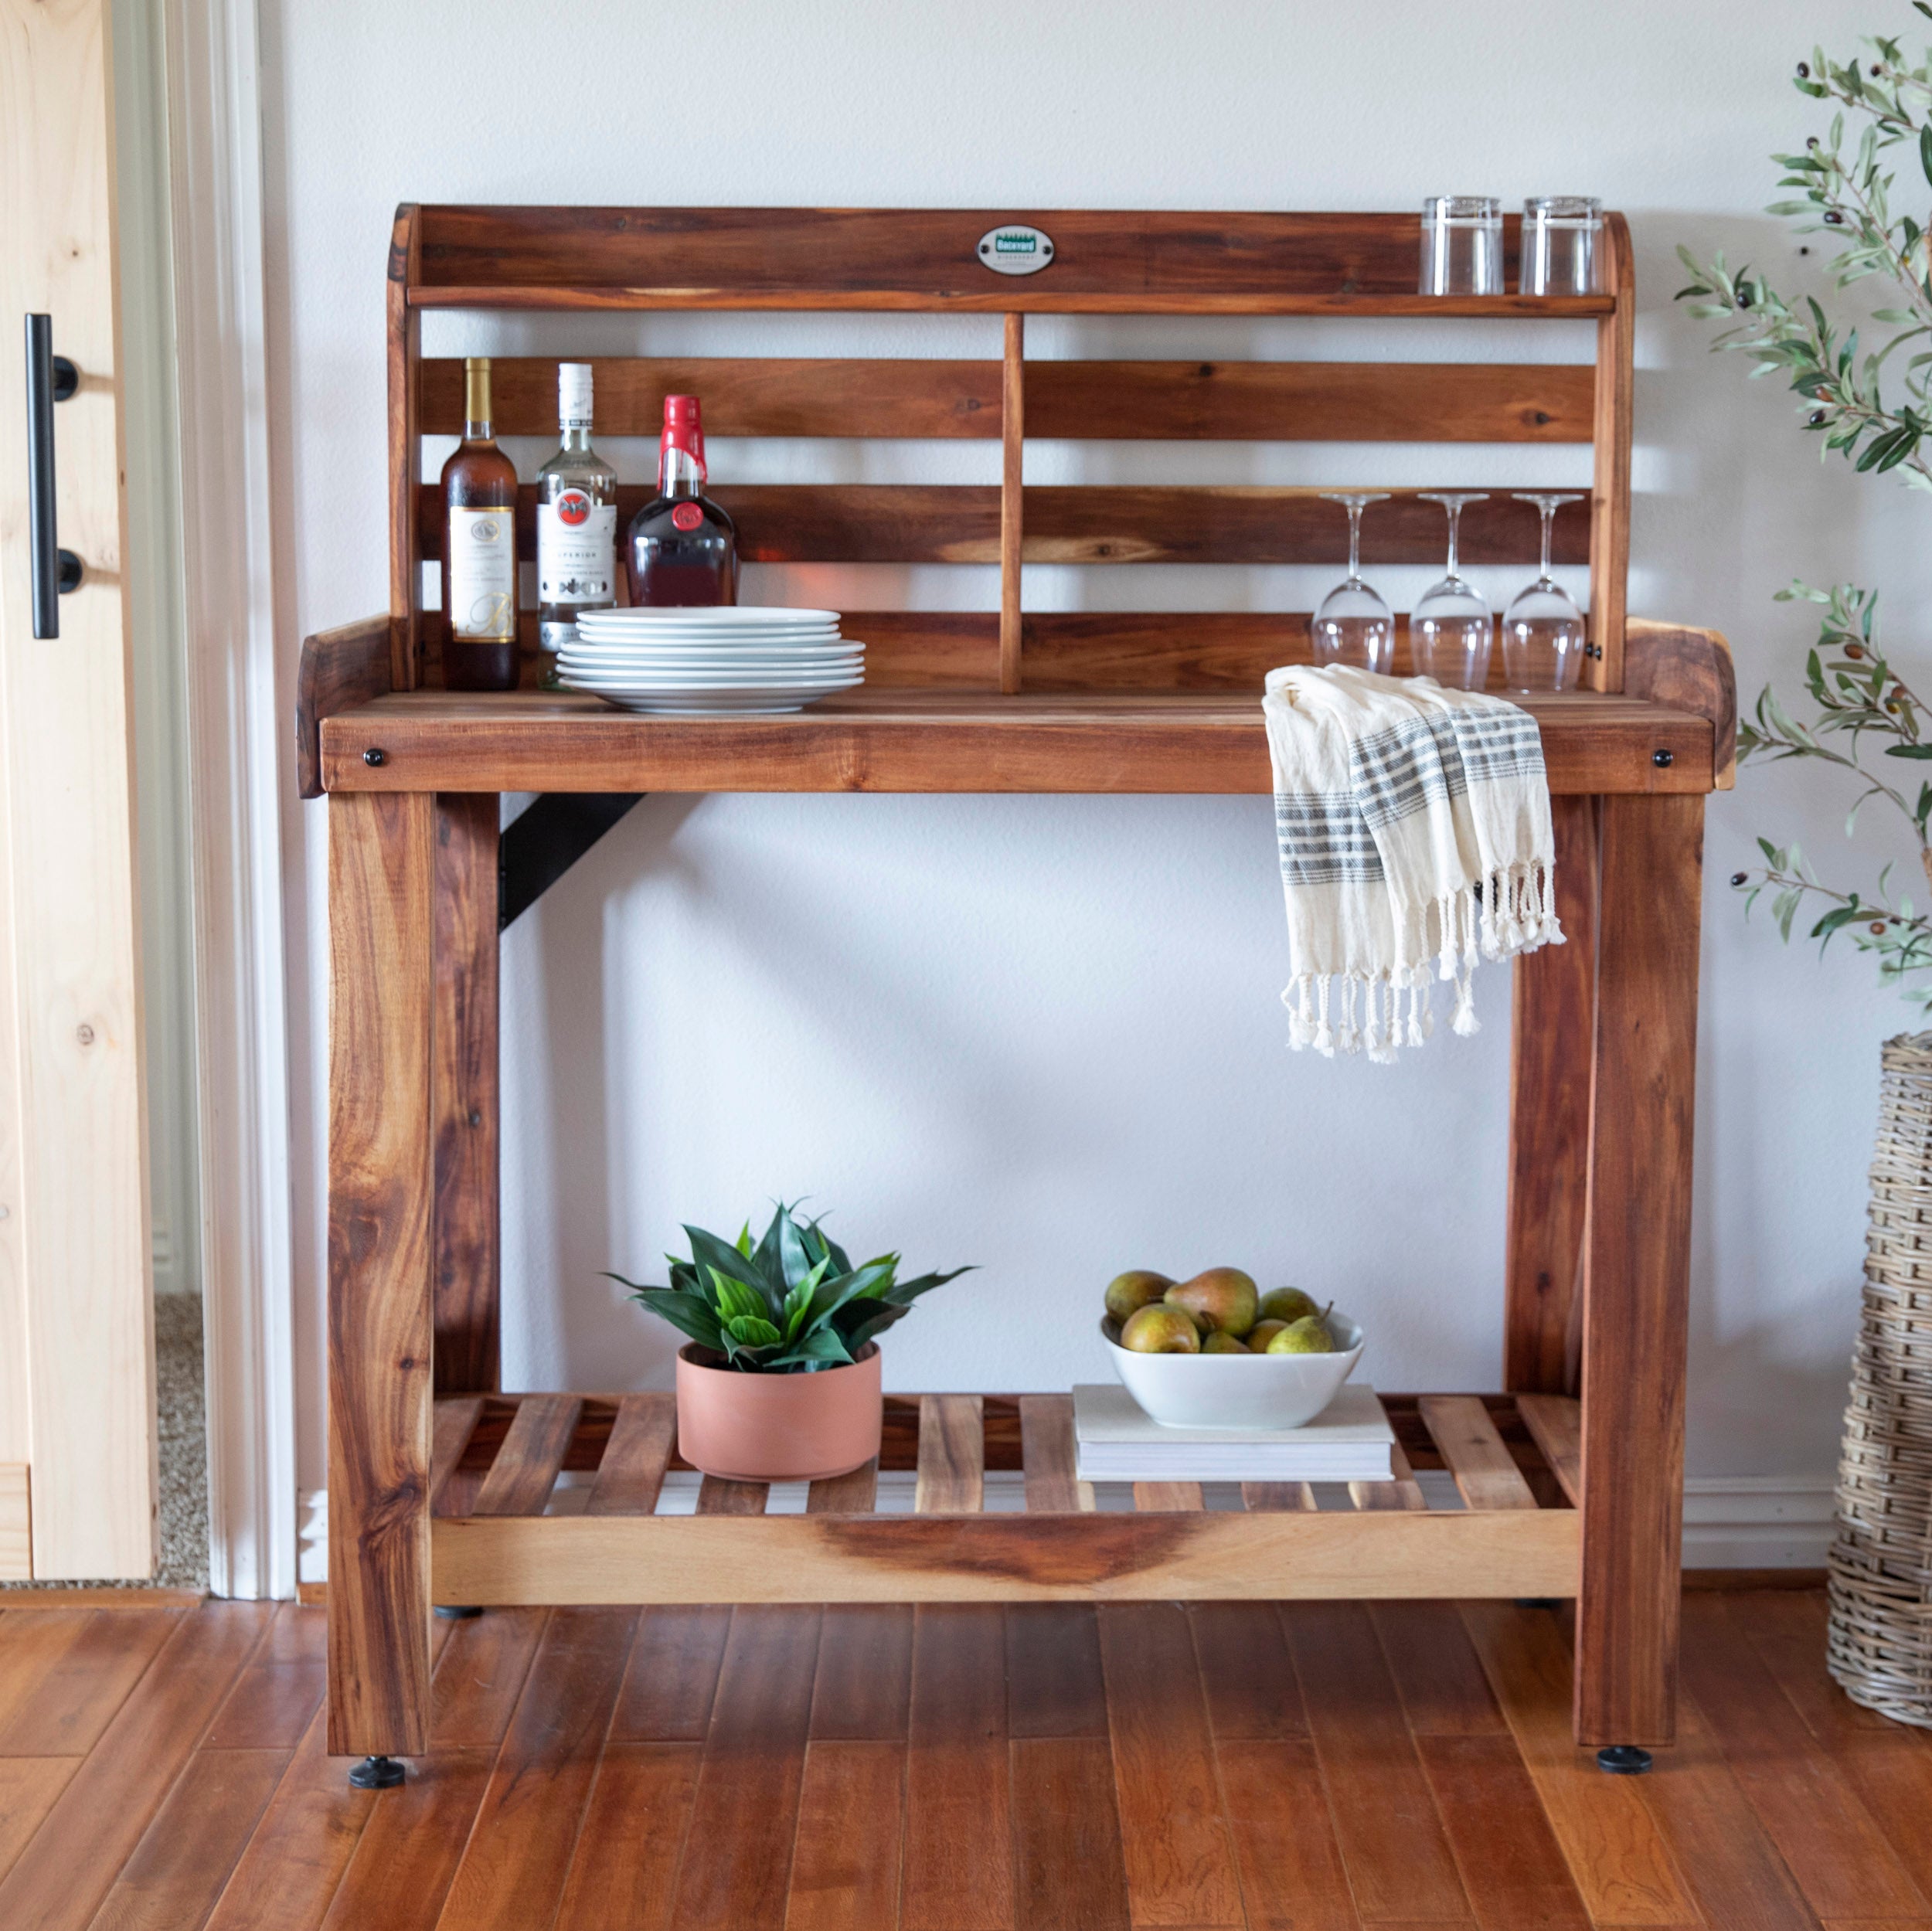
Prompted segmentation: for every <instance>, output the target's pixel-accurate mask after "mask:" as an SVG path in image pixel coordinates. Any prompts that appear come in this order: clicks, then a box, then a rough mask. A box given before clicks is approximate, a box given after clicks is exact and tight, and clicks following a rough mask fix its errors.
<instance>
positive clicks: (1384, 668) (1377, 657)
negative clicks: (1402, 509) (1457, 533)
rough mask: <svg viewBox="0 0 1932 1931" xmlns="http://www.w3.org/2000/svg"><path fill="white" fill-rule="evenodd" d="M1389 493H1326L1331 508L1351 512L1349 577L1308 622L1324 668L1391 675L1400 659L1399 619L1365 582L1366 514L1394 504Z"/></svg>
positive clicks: (1317, 653) (1336, 588) (1316, 655)
mask: <svg viewBox="0 0 1932 1931" xmlns="http://www.w3.org/2000/svg"><path fill="white" fill-rule="evenodd" d="M1388 496H1389V492H1388V491H1386V490H1379V491H1378V490H1324V491H1322V493H1321V500H1322V501H1323V502H1325V503H1339V504H1340V505H1342V508H1344V509H1345V510H1346V511H1347V512H1349V575H1348V580H1347V581H1346V582H1345V583H1338V584H1337V585H1336V586H1335V588H1334V589H1333V590H1331V591H1329V593H1328V595H1327V596H1326V597H1323V598H1322V600H1321V607H1320V608H1319V609H1318V610H1316V612H1315V614H1314V616H1313V617H1311V618H1310V619H1309V620H1308V633H1309V639H1310V641H1311V643H1312V644H1313V645H1314V647H1315V661H1316V663H1318V664H1348V665H1353V666H1354V667H1355V669H1357V670H1359V671H1379V672H1381V673H1382V674H1383V675H1387V672H1388V670H1389V666H1390V665H1392V664H1393V663H1394V661H1395V657H1396V614H1395V612H1394V611H1393V610H1390V609H1389V607H1388V605H1387V604H1386V603H1384V602H1383V600H1382V598H1381V597H1379V595H1377V593H1376V592H1375V591H1374V590H1371V589H1370V588H1369V586H1368V585H1367V584H1366V583H1363V582H1362V512H1363V511H1364V510H1365V509H1366V508H1368V506H1369V505H1370V504H1371V503H1382V502H1386V501H1388Z"/></svg>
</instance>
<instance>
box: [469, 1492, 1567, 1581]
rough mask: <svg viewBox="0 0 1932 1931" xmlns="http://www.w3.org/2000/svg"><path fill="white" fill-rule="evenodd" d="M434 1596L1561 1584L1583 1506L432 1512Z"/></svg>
mask: <svg viewBox="0 0 1932 1931" xmlns="http://www.w3.org/2000/svg"><path fill="white" fill-rule="evenodd" d="M1579 1542H1580V1512H1579V1511H1577V1510H1575V1509H1567V1508H1539V1509H1525V1510H1522V1511H1500V1512H1498V1511H1477V1510H1470V1511H1462V1510H1454V1511H1428V1510H1410V1509H1392V1510H1388V1511H1368V1512H1358V1511H1354V1510H1341V1511H1338V1510H1328V1509H1318V1510H1315V1511H1308V1512H1297V1513H1295V1514H1293V1515H1246V1514H1242V1513H1238V1512H1234V1511H1218V1510H1203V1511H1200V1512H1199V1513H1194V1512H1181V1511H1177V1512H1168V1513H1162V1514H1158V1515H1148V1514H1140V1513H1118V1514H1116V1513H1113V1512H1110V1511H1104V1510H1100V1511H1095V1512H1094V1513H1093V1514H1091V1515H946V1516H933V1515H855V1516H827V1515H769V1516H767V1517H766V1518H764V1520H763V1521H761V1522H760V1523H759V1524H758V1525H757V1527H756V1528H755V1529H750V1528H747V1525H745V1524H744V1523H743V1522H741V1521H730V1520H721V1519H719V1518H716V1517H715V1516H706V1515H698V1516H695V1517H693V1516H687V1517H683V1518H677V1517H668V1516H662V1515H576V1516H563V1515H558V1516H481V1515H478V1516H462V1517H454V1518H451V1517H439V1518H437V1521H436V1522H435V1524H434V1544H435V1552H436V1561H435V1576H436V1590H437V1600H438V1601H440V1602H454V1603H484V1604H490V1603H513V1602H525V1603H536V1602H553V1603H609V1602H645V1601H652V1602H661V1603H662V1602H675V1603H719V1602H805V1603H822V1602H828V1601H833V1602H848V1603H852V1602H872V1603H909V1602H1001V1601H1009V1600H1019V1601H1033V1602H1053V1601H1083V1600H1102V1601H1106V1600H1122V1601H1131V1600H1135V1599H1153V1600H1199V1599H1201V1598H1203V1597H1216V1596H1226V1597H1256V1596H1259V1597H1262V1598H1264V1599H1267V1598H1274V1597H1283V1598H1295V1597H1300V1598H1318V1597H1321V1596H1335V1595H1344V1596H1359V1597H1362V1598H1365V1599H1366V1598H1372V1597H1376V1596H1416V1595H1425V1596H1570V1595H1574V1594H1575V1593H1576V1590H1577V1549H1578V1545H1579Z"/></svg>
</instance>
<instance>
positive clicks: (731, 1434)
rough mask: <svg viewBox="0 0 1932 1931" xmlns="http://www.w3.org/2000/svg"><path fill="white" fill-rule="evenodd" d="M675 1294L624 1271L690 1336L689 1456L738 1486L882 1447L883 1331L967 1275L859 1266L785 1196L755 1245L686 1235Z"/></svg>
mask: <svg viewBox="0 0 1932 1931" xmlns="http://www.w3.org/2000/svg"><path fill="white" fill-rule="evenodd" d="M684 1231H685V1234H686V1236H688V1237H689V1240H690V1243H691V1258H690V1259H689V1260H679V1259H678V1258H677V1257H676V1256H675V1255H666V1256H665V1259H666V1260H668V1261H669V1262H670V1263H671V1284H670V1285H669V1286H668V1287H641V1286H639V1285H638V1283H637V1282H635V1281H631V1280H624V1277H623V1276H622V1275H621V1274H612V1275H611V1276H610V1277H609V1278H610V1279H611V1280H615V1281H617V1282H619V1283H621V1284H622V1285H623V1286H624V1287H628V1288H629V1289H630V1290H631V1293H632V1294H633V1296H634V1297H635V1299H636V1300H637V1301H638V1304H639V1305H640V1306H641V1307H645V1309H647V1310H648V1311H649V1312H651V1314H656V1315H658V1316H659V1317H661V1318H662V1319H663V1320H665V1321H668V1322H669V1323H670V1324H671V1325H672V1327H673V1328H676V1329H677V1330H678V1331H679V1333H680V1334H688V1335H689V1337H690V1339H689V1341H687V1342H686V1344H685V1345H684V1346H683V1347H682V1348H679V1350H678V1452H679V1454H681V1455H682V1457H684V1459H685V1460H686V1461H688V1462H689V1463H690V1464H691V1465H692V1467H694V1468H698V1469H702V1470H703V1471H704V1473H705V1474H707V1475H717V1476H722V1477H725V1478H726V1480H728V1481H740V1482H782V1481H820V1480H822V1479H823V1478H825V1477H828V1476H832V1475H844V1474H849V1473H850V1472H851V1471H852V1470H853V1469H855V1468H860V1467H863V1466H864V1465H865V1464H866V1463H867V1462H869V1461H870V1460H872V1457H874V1456H876V1454H877V1453H879V1430H880V1423H881V1419H882V1416H883V1411H884V1404H883V1400H882V1399H881V1395H880V1381H879V1342H878V1337H879V1335H880V1334H883V1333H884V1332H885V1331H886V1329H887V1328H889V1327H891V1326H892V1324H893V1323H894V1322H895V1321H900V1320H902V1319H903V1317H905V1316H906V1314H909V1313H910V1311H911V1309H912V1304H913V1302H914V1301H915V1300H917V1299H918V1298H919V1297H920V1295H921V1294H927V1293H929V1292H930V1290H932V1289H934V1288H935V1287H939V1286H940V1284H941V1283H944V1282H946V1281H948V1280H955V1279H957V1277H959V1276H960V1275H961V1274H963V1273H967V1272H968V1269H966V1268H964V1267H955V1268H954V1270H952V1272H951V1273H943V1274H921V1275H920V1276H919V1277H917V1279H915V1280H900V1279H899V1278H898V1272H899V1256H898V1255H896V1254H881V1255H880V1256H879V1257H878V1258H877V1259H876V1260H869V1261H867V1262H866V1263H864V1264H863V1265H862V1266H857V1267H855V1266H853V1265H852V1262H851V1260H849V1258H848V1256H847V1255H846V1253H845V1249H843V1248H842V1247H841V1246H839V1245H838V1243H837V1242H836V1241H835V1240H833V1239H831V1237H830V1236H828V1235H827V1234H826V1233H825V1232H824V1231H823V1229H821V1227H820V1226H819V1223H818V1222H817V1221H816V1220H808V1221H802V1222H801V1221H799V1220H798V1219H794V1217H793V1215H792V1212H791V1209H790V1208H788V1207H787V1206H786V1205H784V1203H783V1202H780V1203H779V1205H778V1209H777V1212H775V1213H774V1215H772V1217H771V1225H770V1226H768V1227H767V1229H765V1231H764V1238H763V1239H760V1241H759V1242H758V1243H757V1246H753V1244H752V1240H751V1223H750V1222H749V1221H747V1222H746V1223H745V1225H744V1227H743V1230H742V1231H741V1232H740V1234H739V1236H738V1238H737V1239H736V1241H729V1240H722V1239H719V1237H718V1236H717V1235H716V1234H713V1233H707V1232H706V1231H705V1229H703V1228H702V1227H689V1226H687V1227H686V1228H685V1230H684Z"/></svg>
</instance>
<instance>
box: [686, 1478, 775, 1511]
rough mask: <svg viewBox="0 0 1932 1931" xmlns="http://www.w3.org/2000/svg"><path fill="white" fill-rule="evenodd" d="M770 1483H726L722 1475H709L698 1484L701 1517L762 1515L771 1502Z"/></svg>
mask: <svg viewBox="0 0 1932 1931" xmlns="http://www.w3.org/2000/svg"><path fill="white" fill-rule="evenodd" d="M770 1495H771V1485H770V1483H768V1482H733V1481H726V1480H725V1479H724V1477H723V1476H720V1475H707V1476H706V1477H705V1478H704V1480H703V1481H701V1482H700V1483H699V1484H698V1513H699V1515H763V1514H764V1512H765V1504H766V1502H767V1501H769V1500H770Z"/></svg>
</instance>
